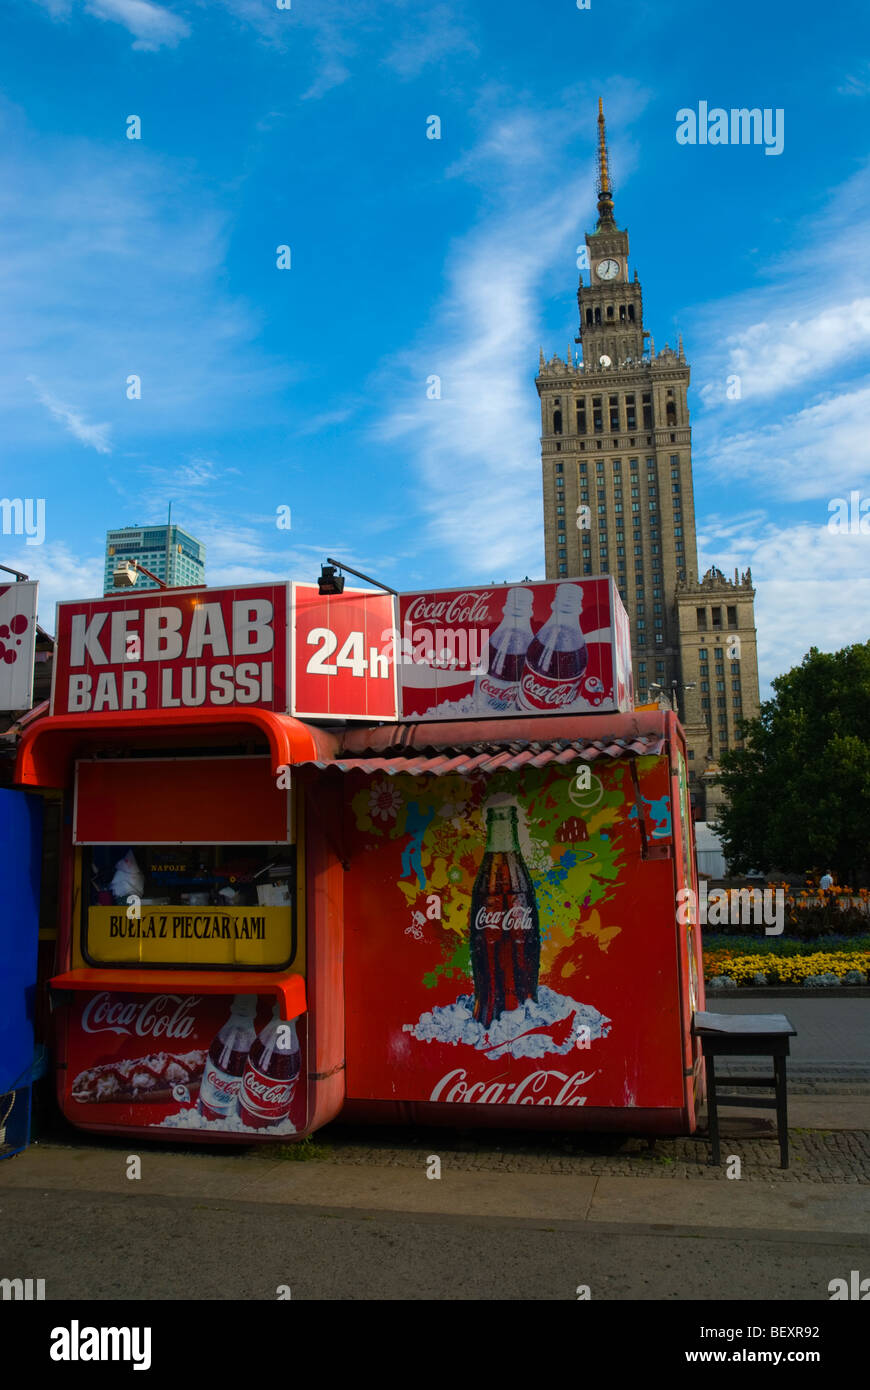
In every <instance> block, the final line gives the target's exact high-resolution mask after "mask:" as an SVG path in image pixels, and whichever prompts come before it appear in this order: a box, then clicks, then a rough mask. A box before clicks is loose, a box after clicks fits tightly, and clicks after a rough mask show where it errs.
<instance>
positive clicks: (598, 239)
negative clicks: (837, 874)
mask: <svg viewBox="0 0 870 1390" xmlns="http://www.w3.org/2000/svg"><path fill="white" fill-rule="evenodd" d="M597 191H598V221H597V223H596V225H595V230H594V231H593V232H591V233H587V234H586V238H585V239H586V254H585V256H584V257H583V258H582V261H581V273H580V284H579V288H578V290H577V303H578V306H579V311H580V332H579V335H578V337H577V338H575V342H577V343H579V344H580V345H581V347H582V360H578V355H577V354H575V353H574V352H573V351H572V350H571V349H569V352H568V354H567V356H566V358H565V359H564V360H563V359H562V358H560V357H558V356H556V355H554V356H553V357H551V358H550V359H549V361H547V360H545V358H544V354H543V351H541V354H540V363H539V370H538V376H537V381H536V384H537V388H538V395H539V396H540V399H541V462H542V468H543V485H544V536H545V549H546V564H547V576H548V578H551V579H558V578H559V577H561V576H563V575H564V576H569V575H586V574H606V573H608V572H609V573H612V574H613V575H614V576H615V578H616V581H617V584H618V587H619V591H620V594H621V595H622V599H623V602H624V603H625V606H626V608H627V609H628V612H629V615H630V618H631V627H632V661H633V667H634V682H635V699H636V700H639V701H645V700H646V699H647V698H648V697H649V691H650V687H653V695H655V688H656V687H659V688H660V689H661V690H662V691H664V693H665V694H666V696H667V697H668V698H669V699H671V700H672V701H673V702H674V704H675V706H676V708H677V709H678V711H679V713H680V715H681V718H682V720H683V723H684V724H685V726H686V728H687V733H688V734H689V735H690V744H691V751H692V760H693V764H694V767H693V768H692V769H691V771H692V772H693V773H694V776H693V777H692V779H691V780H692V782H693V783H694V784H696V785H695V789H696V790H699V789H700V788H701V787H702V786H703V781H702V771H703V768H704V767H707V766H709V765H714V764H715V758H716V756H717V754H718V752H720V751H721V749H722V748H725V747H729V746H731V745H732V744H733V743H735V742H737V731H736V721H737V720H738V719H739V718H742V717H746V718H748V717H752V716H753V715H755V714H756V713H757V709H758V674H757V657H756V650H755V627H754V616H753V602H752V601H753V598H754V590H753V589H752V582H751V575H750V574H749V572H748V571H747V573H746V574H745V575H744V577H743V580H742V581H739V582H738V581H737V579H736V578H735V582H734V584H733V585H732V584H731V581H729V580H726V579H725V577H724V575H721V573H720V572H719V571H718V570H717V571H715V590H716V595H717V596H718V597H719V598H721V599H722V603H721V604H711V601H710V599H711V594H712V592H713V587H714V586H713V585H712V578H713V576H714V571H710V572H708V575H707V576H705V581H704V583H705V584H706V588H704V589H703V592H701V590H700V587H699V584H698V578H697V575H698V555H697V545H696V539H695V503H694V493H693V487H692V431H691V426H690V423H689V408H688V401H687V395H688V389H689V378H690V373H689V364H688V362H687V361H686V357H685V354H684V352H683V340H682V334H680V336H679V337H678V340H677V346H676V347H675V348H672V347H670V346H669V345H668V344H667V343H666V344H665V346H664V349H663V350H662V351H660V352H658V353H657V352H656V350H655V344H654V342H653V339H652V337H651V336H650V334H649V333H648V332H647V331H646V330H645V329H644V326H643V294H642V290H641V285H640V281H639V279H638V275H637V271H636V270H635V271H634V272H633V274H632V273H631V272H630V270H629V245H628V232H627V231H626V230H625V229H623V228H620V227H619V226H618V225H617V223H616V217H615V212H614V202H613V187H612V182H611V172H610V160H609V156H608V149H607V133H606V129H605V124H604V109H603V104H602V102H601V101H600V100H599V103H598V180H597ZM584 270H585V272H586V275H587V277H588V279H587V280H584ZM723 584H724V586H725V587H724V588H722V585H723ZM735 586H736V588H735ZM720 588H722V592H721V594H720V593H719V590H720ZM696 591H698V592H696ZM708 591H709V592H708ZM699 595H700V596H699ZM702 609H703V610H704V611H703V613H702ZM732 619H733V623H732V621H731V620H732ZM702 623H703V626H701V624H702ZM694 624H697V626H694ZM715 634H718V635H715ZM729 635H730V636H737V637H739V638H740V641H739V642H738V643H737V644H736V647H735V646H734V644H731V650H732V651H739V653H740V654H739V656H737V657H736V658H735V659H734V662H732V661H731V660H730V659H729V658H728V657H727V656H726V655H725V652H726V650H727V644H726V643H725V641H724V639H725V638H726V637H728V636H729ZM695 638H699V640H697V641H696V640H695ZM707 639H709V640H707ZM711 650H712V653H713V655H712V656H711ZM700 653H704V654H705V659H704V660H702V659H701V656H700ZM726 664H728V665H729V666H730V667H731V668H732V669H731V671H730V672H729V675H728V677H727V678H726V676H725V673H724V668H725V665H726ZM735 665H736V666H737V667H738V669H737V671H736V672H735V670H734V666H735ZM716 666H721V668H722V673H721V675H720V674H719V673H718V672H717V673H716V674H713V673H712V668H713V667H716ZM705 668H706V669H705ZM717 676H718V680H717ZM726 680H727V686H728V688H727V689H726ZM720 685H721V689H720V688H719V687H720ZM714 716H715V717H714ZM707 780H708V782H709V778H708V779H707Z"/></svg>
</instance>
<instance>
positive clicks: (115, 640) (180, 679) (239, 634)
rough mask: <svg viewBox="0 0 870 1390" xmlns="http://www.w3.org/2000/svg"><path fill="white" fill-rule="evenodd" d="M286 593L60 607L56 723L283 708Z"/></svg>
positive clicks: (185, 594) (129, 596) (203, 594)
mask: <svg viewBox="0 0 870 1390" xmlns="http://www.w3.org/2000/svg"><path fill="white" fill-rule="evenodd" d="M288 590H289V586H288V585H287V584H257V585H246V586H245V587H244V588H237V589H236V588H234V589H169V590H161V591H157V592H155V591H150V592H147V593H138V594H137V593H132V592H127V593H125V594H124V595H123V596H118V597H116V596H114V595H109V596H107V597H105V598H101V599H89V600H84V601H81V602H70V603H59V604H58V608H57V658H56V661H55V671H54V681H53V688H52V705H51V712H52V714H99V713H101V712H106V711H109V710H129V711H130V713H131V714H132V713H135V712H136V711H137V710H158V709H160V710H171V709H182V708H185V707H189V706H190V707H193V706H221V705H224V706H225V705H257V706H259V707H260V708H263V709H271V710H275V711H278V712H281V713H286V711H287V710H288V709H289V707H290V706H289V668H288V659H289V658H288V641H287V631H288Z"/></svg>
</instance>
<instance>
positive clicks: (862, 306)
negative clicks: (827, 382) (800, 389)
mask: <svg viewBox="0 0 870 1390" xmlns="http://www.w3.org/2000/svg"><path fill="white" fill-rule="evenodd" d="M727 344H728V359H727V365H726V366H725V367H724V368H722V369H721V370H722V372H723V374H731V373H736V374H737V375H738V376H739V377H740V390H741V397H742V399H743V400H752V399H753V398H764V397H767V396H773V395H779V394H780V393H781V392H783V391H786V390H790V389H792V388H793V387H795V386H798V385H799V384H800V383H801V382H802V381H806V380H808V379H810V378H812V379H815V380H819V379H820V377H821V376H822V375H823V374H824V373H825V372H827V371H829V370H831V369H832V368H838V369H842V368H843V367H845V366H846V365H847V364H848V362H849V361H850V359H851V358H853V357H856V356H857V355H858V354H859V353H860V352H861V351H862V350H864V351H866V350H867V349H868V348H870V298H859V299H853V300H851V301H844V302H841V303H829V304H827V305H826V306H825V308H823V309H822V310H820V311H819V312H818V313H815V314H813V313H810V314H809V315H808V316H807V317H806V318H804V319H803V320H800V319H793V320H791V321H785V320H782V319H780V321H779V322H776V323H770V322H763V323H752V324H749V325H748V326H747V327H746V328H744V329H741V330H740V331H739V332H737V333H734V334H732V335H731V336H730V337H729V338H728V339H727ZM701 395H702V398H704V399H705V400H706V401H708V402H711V401H712V400H714V399H716V400H719V401H722V400H723V399H725V382H724V379H720V381H719V382H717V383H715V384H713V383H708V384H707V385H706V386H704V387H703V388H702V391H701Z"/></svg>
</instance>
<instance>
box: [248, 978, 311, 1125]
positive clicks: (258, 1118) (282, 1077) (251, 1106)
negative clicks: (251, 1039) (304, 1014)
mask: <svg viewBox="0 0 870 1390" xmlns="http://www.w3.org/2000/svg"><path fill="white" fill-rule="evenodd" d="M301 1065H302V1057H301V1054H300V1051H299V1039H298V1038H297V1036H296V1024H295V1022H291V1023H287V1022H286V1021H284V1020H282V1019H281V1018H280V1017H279V1014H278V1005H277V1004H276V1005H275V1007H274V1009H273V1010H272V1017H271V1019H270V1021H269V1022H268V1023H267V1024H266V1027H265V1028H264V1029H263V1031H262V1033H260V1035H259V1037H258V1038H257V1040H256V1042H255V1043H254V1045H253V1047H252V1048H251V1050H250V1052H249V1053H248V1061H247V1065H246V1067H245V1074H244V1076H243V1077H242V1084H241V1087H240V1089H239V1116H240V1118H241V1121H242V1124H244V1125H247V1126H248V1128H249V1129H265V1128H266V1127H267V1126H270V1125H277V1124H280V1123H281V1121H282V1120H286V1118H287V1116H288V1115H289V1114H290V1106H291V1105H292V1103H293V1092H294V1091H295V1090H296V1082H297V1081H298V1079H299V1070H300V1067H301Z"/></svg>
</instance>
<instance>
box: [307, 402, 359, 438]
mask: <svg viewBox="0 0 870 1390" xmlns="http://www.w3.org/2000/svg"><path fill="white" fill-rule="evenodd" d="M351 415H353V410H352V409H351V408H350V407H347V408H345V409H342V408H340V409H338V410H324V411H322V412H321V414H319V415H312V416H311V418H310V420H306V421H305V422H304V423H303V424H302V425H300V427H299V429H298V430H297V431H296V433H297V434H298V435H308V434H321V433H322V432H323V431H324V430H328V429H330V428H331V427H332V426H333V425H340V424H342V423H343V422H344V421H345V420H349V419H350V417H351Z"/></svg>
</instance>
